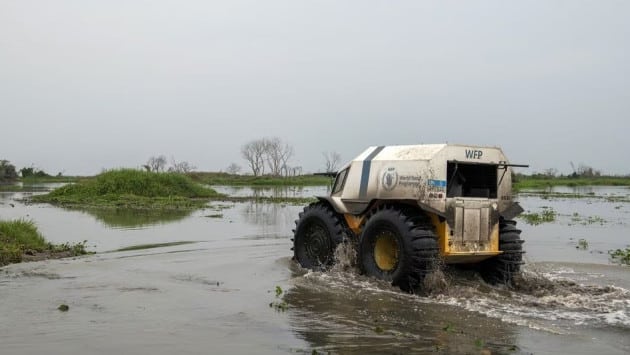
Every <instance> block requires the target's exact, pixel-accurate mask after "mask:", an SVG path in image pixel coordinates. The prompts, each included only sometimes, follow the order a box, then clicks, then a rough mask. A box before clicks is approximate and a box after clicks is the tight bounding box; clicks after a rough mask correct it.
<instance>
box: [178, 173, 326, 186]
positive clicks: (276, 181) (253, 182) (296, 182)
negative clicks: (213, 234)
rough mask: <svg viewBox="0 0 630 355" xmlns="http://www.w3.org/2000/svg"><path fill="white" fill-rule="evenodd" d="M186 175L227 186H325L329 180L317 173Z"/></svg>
mask: <svg viewBox="0 0 630 355" xmlns="http://www.w3.org/2000/svg"><path fill="white" fill-rule="evenodd" d="M188 176H190V178H191V179H193V180H194V181H197V182H199V183H202V184H208V185H228V186H326V185H330V182H331V179H330V178H329V177H326V176H317V175H299V176H287V177H274V176H252V175H232V174H227V173H211V172H194V173H189V174H188Z"/></svg>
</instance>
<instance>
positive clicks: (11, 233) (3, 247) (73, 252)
mask: <svg viewBox="0 0 630 355" xmlns="http://www.w3.org/2000/svg"><path fill="white" fill-rule="evenodd" d="M86 253H87V252H86V250H85V243H77V244H67V243H66V244H59V245H57V244H51V243H49V242H47V241H46V239H44V237H43V236H42V235H41V234H40V233H39V231H38V230H37V227H36V226H35V224H34V223H33V222H32V221H27V220H21V219H19V220H13V221H0V266H3V265H7V264H10V263H19V262H22V261H25V260H42V259H49V258H60V257H69V256H77V255H83V254H86Z"/></svg>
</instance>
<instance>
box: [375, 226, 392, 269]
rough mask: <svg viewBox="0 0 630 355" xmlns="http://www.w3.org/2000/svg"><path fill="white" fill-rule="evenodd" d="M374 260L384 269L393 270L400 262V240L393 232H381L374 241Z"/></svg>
mask: <svg viewBox="0 0 630 355" xmlns="http://www.w3.org/2000/svg"><path fill="white" fill-rule="evenodd" d="M374 261H376V265H377V266H378V267H379V268H380V269H381V270H383V271H391V270H393V269H394V268H395V267H396V265H397V264H398V240H397V239H396V237H395V236H394V235H392V234H391V233H387V232H385V233H380V234H379V235H378V236H377V237H376V243H374Z"/></svg>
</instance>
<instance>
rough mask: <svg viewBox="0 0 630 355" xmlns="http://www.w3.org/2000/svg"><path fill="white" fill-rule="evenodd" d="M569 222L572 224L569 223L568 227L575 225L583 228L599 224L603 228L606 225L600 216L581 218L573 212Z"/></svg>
mask: <svg viewBox="0 0 630 355" xmlns="http://www.w3.org/2000/svg"><path fill="white" fill-rule="evenodd" d="M571 222H572V223H570V224H569V225H571V224H576V223H577V224H581V225H583V226H587V225H592V224H599V225H601V226H603V225H604V224H605V223H606V220H605V219H603V218H602V217H600V216H582V215H580V214H579V213H577V212H574V213H573V214H572V215H571Z"/></svg>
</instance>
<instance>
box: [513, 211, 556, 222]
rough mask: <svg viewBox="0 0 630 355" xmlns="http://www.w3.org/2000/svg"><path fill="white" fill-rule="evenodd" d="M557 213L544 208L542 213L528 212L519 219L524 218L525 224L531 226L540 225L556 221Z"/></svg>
mask: <svg viewBox="0 0 630 355" xmlns="http://www.w3.org/2000/svg"><path fill="white" fill-rule="evenodd" d="M556 216H557V213H556V211H555V210H554V209H553V208H551V207H543V210H542V211H541V212H535V213H532V212H529V211H528V212H527V213H523V214H521V215H520V216H519V217H520V218H522V219H523V220H524V221H525V223H527V224H531V225H534V226H535V225H539V224H542V223H550V222H553V221H555V220H556Z"/></svg>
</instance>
